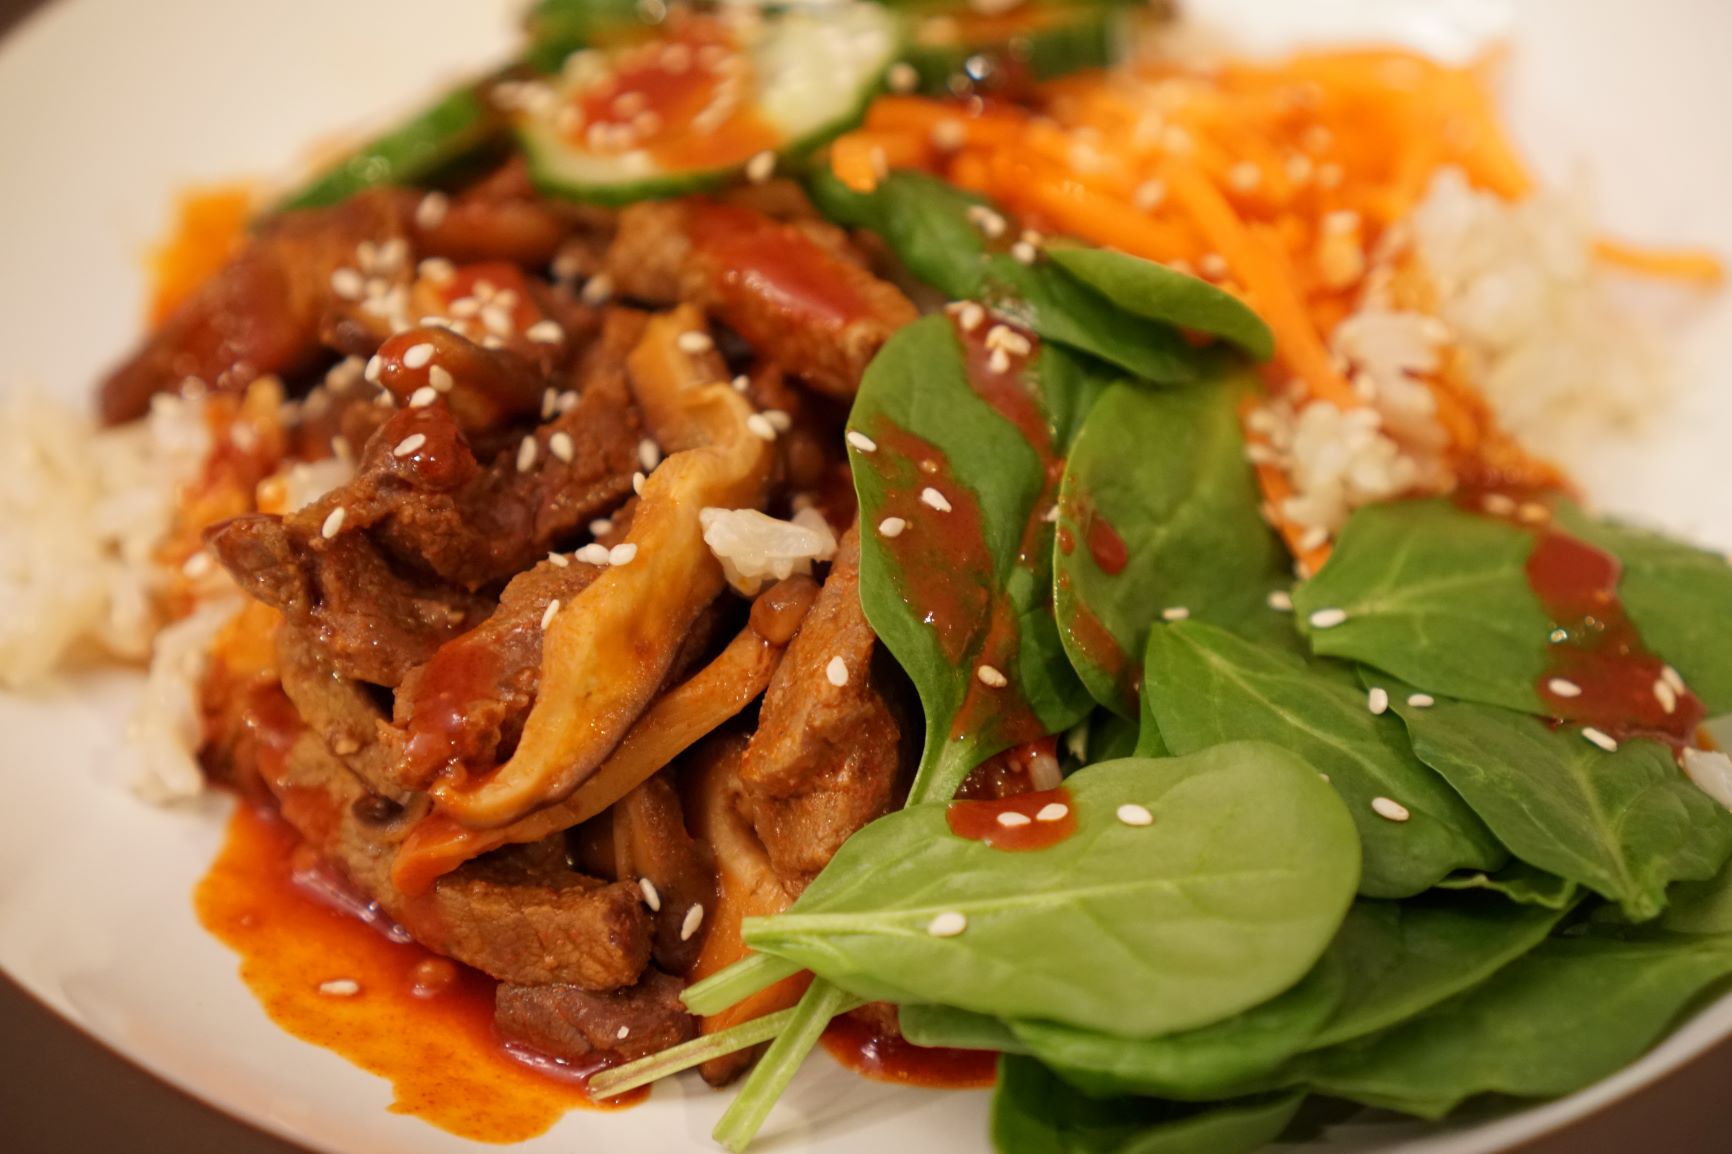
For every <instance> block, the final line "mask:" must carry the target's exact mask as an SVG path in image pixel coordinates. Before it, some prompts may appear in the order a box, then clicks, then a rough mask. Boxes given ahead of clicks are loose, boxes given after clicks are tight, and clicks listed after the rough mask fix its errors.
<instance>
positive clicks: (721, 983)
mask: <svg viewBox="0 0 1732 1154" xmlns="http://www.w3.org/2000/svg"><path fill="white" fill-rule="evenodd" d="M803 969H805V967H804V966H799V965H795V964H794V963H793V962H790V961H786V960H784V959H782V958H778V957H774V956H772V955H770V954H748V955H746V956H745V957H744V958H741V959H740V960H739V961H737V962H735V963H734V964H733V965H731V966H729V967H727V968H726V969H724V970H717V971H716V972H715V973H713V974H711V975H710V976H709V977H707V978H705V979H704V980H703V981H701V982H695V983H693V984H692V985H690V986H687V987H686V991H685V993H683V994H681V995H680V1000H681V1001H683V1002H684V1003H685V1004H686V1009H688V1010H690V1011H691V1012H692V1013H694V1014H715V1013H720V1012H721V1011H722V1010H725V1009H727V1008H728V1007H729V1006H731V1005H734V1004H735V1003H736V1002H741V1001H744V1000H745V999H747V998H749V997H751V996H752V995H753V994H755V993H757V992H758V991H759V990H767V989H769V988H770V987H771V986H773V985H775V984H776V983H777V982H779V981H781V980H782V979H783V978H791V977H793V976H794V975H795V974H797V973H799V972H800V971H801V970H803Z"/></svg>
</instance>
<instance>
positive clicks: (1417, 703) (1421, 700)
mask: <svg viewBox="0 0 1732 1154" xmlns="http://www.w3.org/2000/svg"><path fill="white" fill-rule="evenodd" d="M1407 704H1409V705H1411V706H1413V708H1415V709H1430V708H1431V707H1432V706H1434V705H1436V704H1437V698H1435V697H1433V696H1432V695H1431V694H1429V693H1409V694H1408V695H1407Z"/></svg>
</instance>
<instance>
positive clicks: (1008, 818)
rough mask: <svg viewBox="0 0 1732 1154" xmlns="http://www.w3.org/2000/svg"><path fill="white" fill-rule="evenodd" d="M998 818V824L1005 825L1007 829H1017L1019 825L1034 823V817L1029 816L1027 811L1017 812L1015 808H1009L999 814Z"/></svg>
mask: <svg viewBox="0 0 1732 1154" xmlns="http://www.w3.org/2000/svg"><path fill="white" fill-rule="evenodd" d="M996 820H997V821H998V824H999V825H1001V826H1003V827H1004V828H1005V829H1016V828H1018V827H1019V826H1025V825H1033V824H1034V819H1033V818H1031V817H1029V816H1028V815H1027V814H1026V813H1017V812H1016V811H1015V810H1007V811H1005V812H1004V813H1001V814H999V815H998V818H997V819H996Z"/></svg>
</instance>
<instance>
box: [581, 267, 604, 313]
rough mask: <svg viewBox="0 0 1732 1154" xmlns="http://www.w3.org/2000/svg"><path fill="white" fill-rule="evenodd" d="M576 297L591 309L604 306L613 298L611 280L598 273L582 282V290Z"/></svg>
mask: <svg viewBox="0 0 1732 1154" xmlns="http://www.w3.org/2000/svg"><path fill="white" fill-rule="evenodd" d="M577 295H578V299H580V300H581V301H583V303H584V304H586V305H589V306H590V307H592V308H593V307H594V306H596V305H600V304H606V303H607V302H608V300H609V298H611V297H612V296H613V278H612V277H610V276H608V275H607V274H606V273H604V272H598V273H596V274H595V275H594V276H592V277H590V278H589V279H588V280H587V281H585V282H584V284H583V290H582V291H581V292H579V293H578V294H577Z"/></svg>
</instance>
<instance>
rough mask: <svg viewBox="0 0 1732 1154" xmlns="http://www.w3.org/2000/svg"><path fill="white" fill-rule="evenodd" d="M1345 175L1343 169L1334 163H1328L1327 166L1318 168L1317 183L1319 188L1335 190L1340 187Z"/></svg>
mask: <svg viewBox="0 0 1732 1154" xmlns="http://www.w3.org/2000/svg"><path fill="white" fill-rule="evenodd" d="M1346 175H1347V173H1346V170H1345V169H1343V168H1342V167H1341V166H1340V165H1339V164H1336V163H1335V162H1334V161H1330V162H1329V163H1328V164H1325V165H1323V166H1322V167H1320V168H1318V170H1317V183H1318V185H1319V186H1321V187H1323V188H1326V189H1329V188H1337V187H1339V186H1340V184H1341V181H1342V179H1343V178H1344V177H1345V176H1346Z"/></svg>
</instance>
